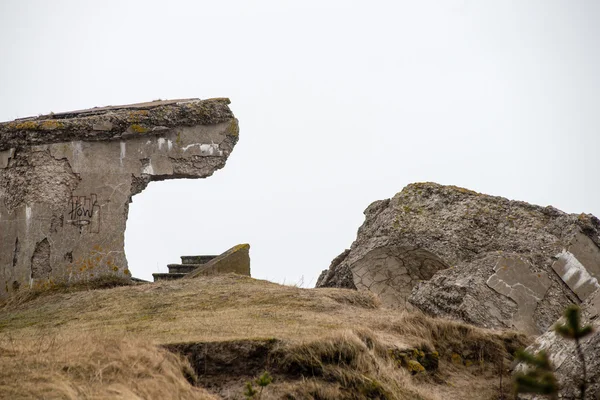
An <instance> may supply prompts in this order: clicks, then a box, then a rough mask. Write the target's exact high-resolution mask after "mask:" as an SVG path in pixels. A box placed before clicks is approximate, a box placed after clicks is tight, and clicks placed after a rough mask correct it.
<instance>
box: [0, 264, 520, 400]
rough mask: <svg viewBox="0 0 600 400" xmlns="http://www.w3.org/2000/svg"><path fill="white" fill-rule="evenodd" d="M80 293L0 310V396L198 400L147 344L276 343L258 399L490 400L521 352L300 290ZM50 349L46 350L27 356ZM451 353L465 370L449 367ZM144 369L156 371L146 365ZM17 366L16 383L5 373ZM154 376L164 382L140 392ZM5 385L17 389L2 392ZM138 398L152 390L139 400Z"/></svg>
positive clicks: (185, 285) (236, 394)
mask: <svg viewBox="0 0 600 400" xmlns="http://www.w3.org/2000/svg"><path fill="white" fill-rule="evenodd" d="M88 289H89V288H88ZM88 289H86V290H78V291H77V290H67V291H61V292H48V293H37V294H36V296H29V297H28V296H27V295H23V294H22V295H21V298H20V300H19V301H15V300H11V301H8V302H5V303H4V304H3V305H2V304H0V370H2V371H3V372H0V385H2V386H1V387H0V392H1V391H2V390H5V388H12V389H11V390H13V389H14V388H18V387H24V386H27V387H28V388H32V389H31V390H37V392H35V393H44V392H43V391H42V392H40V390H47V388H50V390H57V391H60V390H62V391H63V392H64V393H67V394H68V395H69V396H71V397H68V396H67V395H65V396H63V397H65V398H77V397H83V398H85V397H87V398H111V397H117V398H118V396H117V395H116V394H113V393H116V392H111V390H119V391H121V393H122V394H120V396H121V398H136V397H135V396H134V394H136V395H137V396H138V397H141V398H169V397H168V396H167V397H163V395H162V393H160V392H158V391H157V392H154V390H155V389H156V390H161V389H165V388H166V389H165V390H167V392H169V393H182V394H178V398H203V397H198V396H207V394H206V392H203V391H199V390H197V389H194V388H193V387H192V386H190V385H189V384H188V383H187V381H186V379H185V372H184V371H185V369H186V368H188V367H186V365H185V363H182V362H181V360H179V359H178V358H177V357H175V356H171V355H168V353H165V351H164V350H159V349H158V348H157V347H156V346H155V345H153V344H152V343H155V344H169V343H181V342H203V343H204V342H223V341H235V340H238V341H239V340H241V341H243V340H248V339H256V338H275V339H278V340H279V343H280V344H279V345H278V347H277V348H276V349H274V350H273V353H272V355H271V356H270V357H271V358H272V360H271V365H272V366H273V368H274V371H275V372H277V371H279V372H277V373H279V376H277V375H276V380H275V381H274V383H273V384H272V385H271V386H270V387H269V388H268V390H267V391H266V392H265V396H263V398H265V399H266V398H281V397H282V396H284V395H285V396H287V397H288V398H297V399H304V398H319V399H333V398H357V399H359V398H386V399H419V398H421V399H432V400H433V399H441V398H443V399H444V400H451V399H486V398H487V399H493V398H495V397H494V395H495V394H497V392H498V391H497V388H496V387H495V385H497V380H498V379H497V378H498V377H497V373H496V368H497V367H496V366H497V364H498V362H499V360H501V359H504V358H506V359H510V353H511V352H512V351H513V350H514V349H515V348H517V347H520V346H523V345H525V344H527V342H528V339H527V338H525V337H524V336H522V335H517V334H515V333H513V332H497V331H489V330H485V329H480V328H476V327H472V326H468V325H465V324H463V323H459V322H455V321H448V320H441V319H433V318H430V317H427V316H424V315H422V314H419V313H402V312H398V311H394V310H387V309H382V308H380V305H379V302H378V299H377V298H376V297H374V296H373V295H372V294H370V293H365V292H356V291H349V290H340V289H300V288H295V287H289V286H282V285H278V284H274V283H270V282H266V281H260V280H255V279H251V278H247V277H240V276H234V275H228V276H213V277H205V278H200V279H193V280H182V281H172V282H159V283H156V284H142V285H135V286H128V287H116V288H112V289H105V290H88ZM117 337H119V338H126V339H115V338H117ZM40 338H44V339H43V340H42V339H40ZM49 338H54V339H52V341H53V343H54V344H52V346H50V347H49V350H48V351H45V352H39V351H36V348H41V349H45V348H46V347H47V346H46V345H39V344H38V343H49V342H48V341H49V340H50V339H49ZM17 344H18V345H17ZM11 346H13V347H12V349H11ZM44 346H46V347H44ZM410 348H419V349H424V350H437V351H439V352H440V369H439V371H438V373H436V374H435V376H416V377H411V376H410V375H409V374H408V373H407V372H406V371H405V370H404V369H402V368H398V365H397V363H396V362H395V360H394V359H393V357H390V349H410ZM66 349H72V351H71V350H70V351H66ZM138 353H139V354H138ZM66 354H71V355H72V357H73V359H74V360H75V359H76V358H77V357H79V358H77V359H79V360H80V361H79V362H81V363H82V364H81V365H83V366H85V365H88V366H87V367H83V368H80V369H77V368H76V369H74V370H72V371H80V370H82V371H86V372H85V373H84V374H81V375H78V374H77V373H71V372H69V371H71V370H70V369H68V368H67V369H66V370H64V366H65V365H66V364H65V357H66ZM453 354H454V355H455V356H457V355H458V356H460V357H462V358H464V359H468V363H473V364H474V365H473V366H470V367H467V366H465V365H464V363H460V364H459V365H455V364H453V363H452V361H451V360H452V355H453ZM36 357H39V358H36ZM61 357H62V358H61ZM136 357H138V358H136ZM152 357H153V358H152ZM173 357H174V358H173ZM275 358H276V359H275ZM142 359H144V360H147V359H154V360H158V359H161V360H162V359H164V360H166V361H165V362H163V363H162V364H160V363H159V364H156V363H154V364H152V363H150V364H148V365H146V364H144V363H142V361H140V360H142ZM44 360H45V361H44ZM83 360H87V362H88V364H85V363H83ZM455 361H456V360H455ZM17 364H19V368H20V369H18V368H17V370H18V371H20V372H18V373H17V374H16V375H15V374H14V373H7V372H5V371H7V370H11V369H13V368H16V365H17ZM111 365H120V366H119V367H118V369H117V370H118V371H119V374H121V375H122V376H123V380H121V381H119V380H118V379H117V380H114V379H116V378H115V377H116V373H112V372H111V371H113V370H112V368H113V367H111ZM131 365H134V366H138V365H145V367H144V368H147V371H149V372H147V373H143V372H141V373H140V372H135V371H134V368H131V367H129V366H131ZM92 366H93V367H92ZM94 368H96V369H94ZM302 368H305V370H304V371H303V372H302V371H300V370H301V369H302ZM117 370H115V371H117ZM165 371H170V372H168V373H165ZM255 372H256V371H248V374H249V375H251V374H254V373H255ZM153 374H154V375H153ZM169 374H170V375H169ZM158 375H160V376H162V379H166V380H167V381H168V382H166V381H157V382H162V383H160V384H157V386H156V387H155V386H148V385H149V383H148V382H150V381H153V379H158ZM15 376H20V377H21V379H20V381H19V384H18V385H17V386H14V385H13V386H10V384H9V382H10V381H11V379H14V377H15ZM98 376H100V380H98ZM148 376H154V377H155V378H148ZM165 376H167V377H165ZM42 377H43V378H44V379H46V380H44V379H42ZM110 377H112V378H110ZM113 378H114V379H113ZM233 378H237V380H236V379H233ZM111 379H113V380H111ZM232 379H233V380H231V382H230V384H229V383H226V382H225V381H224V382H225V383H223V386H222V387H221V389H220V390H216V392H218V393H220V394H221V395H224V396H225V397H229V398H243V397H241V396H240V394H241V393H242V389H241V385H243V382H244V380H247V379H249V378H248V376H244V377H232ZM25 383H27V384H26V385H25ZM145 387H150V389H148V390H150V391H149V392H144V393H141V392H139V390H141V388H145ZM169 387H170V388H171V389H168V388H169ZM53 388H54V389H53ZM186 390H187V391H186ZM178 391H181V392H178ZM63 392H60V393H63ZM28 393H29V392H28ZM31 393H34V392H31ZM73 393H75V395H73ZM140 393H141V394H140ZM188 393H189V395H188ZM73 396H74V397H73ZM185 396H188V397H185ZM193 396H197V397H193ZM23 397H24V398H27V397H35V395H33V394H32V395H30V396H28V395H27V393H26V395H24V396H23ZM58 397H60V396H58ZM172 398H175V397H172Z"/></svg>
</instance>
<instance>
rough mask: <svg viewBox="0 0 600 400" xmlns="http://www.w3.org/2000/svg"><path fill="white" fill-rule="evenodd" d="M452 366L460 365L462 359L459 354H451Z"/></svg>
mask: <svg viewBox="0 0 600 400" xmlns="http://www.w3.org/2000/svg"><path fill="white" fill-rule="evenodd" d="M450 359H451V361H452V364H456V365H460V364H462V357H461V356H460V354H457V353H452V356H451V357H450Z"/></svg>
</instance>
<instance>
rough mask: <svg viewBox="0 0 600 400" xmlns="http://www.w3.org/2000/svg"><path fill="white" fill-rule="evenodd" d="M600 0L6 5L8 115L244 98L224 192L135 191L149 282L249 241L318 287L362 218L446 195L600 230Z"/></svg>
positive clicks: (131, 243)
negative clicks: (462, 194) (421, 186)
mask: <svg viewBox="0 0 600 400" xmlns="http://www.w3.org/2000/svg"><path fill="white" fill-rule="evenodd" d="M598 21H600V2H599V1H593V0H590V1H566V0H565V1H550V0H540V1H533V0H531V1H527V0H518V1H504V0H498V1H483V0H477V1H465V0H462V1H459V0H449V1H437V2H436V1H421V0H419V1H417V0H414V1H398V0H396V1H370V2H366V1H364V2H358V1H349V0H342V1H324V0H321V1H309V0H303V1H297V2H292V1H286V0H273V1H248V0H245V1H243V0H235V1H234V0H228V1H215V0H212V1H188V2H183V1H174V0H169V1H123V0H121V1H107V0H104V1H82V0H79V1H56V0H53V1H25V0H1V2H0V120H2V121H5V120H11V119H14V118H17V117H25V116H30V115H37V114H40V113H48V112H50V111H53V112H59V111H68V110H74V109H81V108H86V107H94V106H104V105H111V104H112V105H117V104H128V103H134V102H141V101H149V100H154V99H158V98H161V99H169V98H182V97H200V98H209V97H229V98H230V99H231V101H232V104H231V106H230V107H231V108H232V110H233V112H234V113H235V115H236V116H237V118H238V119H239V120H240V141H239V143H238V145H237V146H236V148H235V149H234V151H233V153H232V154H231V156H230V158H229V160H228V162H227V165H226V166H225V168H224V169H222V170H220V171H218V172H216V173H215V174H214V175H213V176H212V177H210V178H208V179H199V180H173V181H164V182H157V183H151V184H150V186H149V187H148V188H147V189H146V190H145V191H144V192H142V193H141V194H139V195H137V196H135V197H134V201H133V203H132V204H131V208H130V216H129V221H128V226H127V232H126V246H125V250H126V253H127V257H128V259H129V266H130V268H131V270H132V271H133V273H134V275H135V276H137V277H141V278H145V279H150V278H151V273H152V272H158V271H160V272H166V264H167V263H177V262H179V256H180V255H188V254H211V253H217V254H218V253H221V252H222V251H224V250H226V249H228V248H229V247H231V246H233V245H235V244H237V243H244V242H248V243H250V244H251V246H252V248H251V251H250V255H251V259H252V264H251V267H252V275H253V276H254V277H257V278H264V279H269V280H272V281H276V282H280V283H281V282H285V283H290V284H298V283H300V284H302V283H303V284H304V285H305V286H313V285H314V283H315V280H316V278H317V276H318V274H319V272H320V271H321V270H323V269H325V268H327V267H328V265H329V263H330V261H331V259H332V258H333V257H335V256H336V255H337V254H339V253H340V252H341V251H342V250H343V249H344V248H347V247H349V246H350V244H351V243H352V241H353V240H354V238H355V236H356V230H357V229H358V227H359V226H360V225H361V224H362V222H363V219H364V217H363V215H362V212H363V210H364V209H365V208H366V207H367V206H368V205H369V204H370V203H371V202H372V201H375V200H379V199H383V198H388V197H391V196H393V195H394V194H395V193H396V192H398V191H400V190H401V189H402V188H403V187H404V186H405V185H406V184H408V183H410V182H415V181H435V182H438V183H443V184H454V185H459V186H463V187H467V188H469V189H473V190H476V191H479V192H484V193H489V194H494V195H501V196H504V197H508V198H511V199H518V200H524V201H528V202H530V203H534V204H539V205H549V204H551V205H553V206H555V207H557V208H560V209H562V210H564V211H568V212H576V213H579V212H590V213H593V214H595V215H597V216H600V186H599V185H598V177H597V175H598V172H599V171H600V134H599V126H600V107H599V106H600V73H599V71H600V24H599V23H598Z"/></svg>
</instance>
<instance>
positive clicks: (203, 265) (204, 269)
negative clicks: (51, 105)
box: [152, 243, 250, 282]
mask: <svg viewBox="0 0 600 400" xmlns="http://www.w3.org/2000/svg"><path fill="white" fill-rule="evenodd" d="M167 268H168V269H169V272H168V273H160V272H157V273H154V274H152V276H153V277H154V282H156V281H164V280H169V281H170V280H175V279H182V278H185V277H188V278H197V277H200V276H208V275H221V274H238V275H245V276H250V245H249V244H247V243H244V244H238V245H235V246H233V247H232V248H230V249H229V250H227V251H226V252H224V253H222V254H220V255H218V256H209V255H202V256H181V264H168V265H167Z"/></svg>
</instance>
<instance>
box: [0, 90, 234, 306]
mask: <svg viewBox="0 0 600 400" xmlns="http://www.w3.org/2000/svg"><path fill="white" fill-rule="evenodd" d="M228 104H229V101H228V100H227V99H213V100H197V99H188V100H177V101H158V102H151V103H143V104H138V105H129V106H119V107H105V108H95V109H90V110H83V111H76V112H70V113H63V114H55V115H50V116H42V117H37V118H27V119H23V120H17V121H12V122H8V123H2V124H0V135H1V136H0V137H1V140H0V228H1V229H0V297H1V296H3V295H6V294H7V293H8V292H11V291H13V290H16V289H18V288H19V287H23V286H24V285H25V286H39V285H48V284H53V283H57V282H60V281H73V280H84V279H90V278H93V277H97V276H100V275H105V274H116V275H122V276H128V275H129V270H128V269H127V260H126V258H125V254H124V232H125V223H126V221H127V213H128V207H129V203H130V202H131V197H132V196H133V195H135V194H136V193H139V192H141V191H142V190H143V189H144V188H145V187H146V185H147V184H148V183H149V182H151V181H156V180H164V179H175V178H204V177H207V176H210V175H212V173H213V172H214V171H215V170H217V169H220V168H222V167H223V166H224V165H225V162H226V160H227V157H228V156H229V154H230V153H231V151H232V150H233V147H234V146H235V144H236V143H237V140H238V123H237V120H236V119H235V118H234V117H233V114H232V113H231V111H230V110H229V107H228V106H227V105H228Z"/></svg>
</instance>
